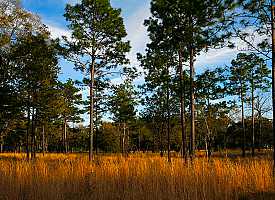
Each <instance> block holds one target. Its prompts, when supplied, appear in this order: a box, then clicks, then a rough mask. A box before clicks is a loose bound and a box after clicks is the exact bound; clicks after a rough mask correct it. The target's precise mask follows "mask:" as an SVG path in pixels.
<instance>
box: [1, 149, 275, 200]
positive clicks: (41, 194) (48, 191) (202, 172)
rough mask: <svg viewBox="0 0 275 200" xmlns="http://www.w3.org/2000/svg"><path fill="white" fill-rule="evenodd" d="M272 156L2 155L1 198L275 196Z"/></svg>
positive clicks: (29, 199) (212, 199) (234, 197)
mask: <svg viewBox="0 0 275 200" xmlns="http://www.w3.org/2000/svg"><path fill="white" fill-rule="evenodd" d="M271 167H272V165H271V162H270V161H268V160H267V159H245V160H241V159H234V160H229V159H221V158H219V159H218V158H215V159H213V160H212V161H210V162H208V160H206V159H204V158H198V159H195V160H193V162H192V163H190V161H189V162H188V163H184V162H183V161H182V160H181V159H180V158H174V159H173V162H172V164H169V163H168V162H167V161H166V158H160V157H159V156H154V155H150V156H149V155H142V154H139V155H138V154H136V155H130V156H129V157H128V158H127V159H125V158H123V157H121V156H119V155H110V156H101V157H98V158H97V159H96V160H95V161H94V162H93V164H89V162H88V160H87V156H86V155H85V156H84V155H76V154H70V155H61V154H47V155H46V156H45V157H42V155H39V157H38V159H37V160H36V161H30V162H28V161H26V160H25V159H24V155H23V154H1V155H0V199H1V200H2V199H8V200H13V199H28V200H32V199H39V200H40V199H41V200H43V199H50V200H55V199H110V200H115V199H127V200H128V199H129V200H131V199H141V200H142V199H148V200H154V199H163V200H164V199H167V200H168V199H172V200H174V199H181V200H182V199H192V200H193V199H194V200H196V199H209V200H214V199H224V200H226V199H275V195H274V192H275V187H274V186H275V184H274V180H273V178H272V168H271Z"/></svg>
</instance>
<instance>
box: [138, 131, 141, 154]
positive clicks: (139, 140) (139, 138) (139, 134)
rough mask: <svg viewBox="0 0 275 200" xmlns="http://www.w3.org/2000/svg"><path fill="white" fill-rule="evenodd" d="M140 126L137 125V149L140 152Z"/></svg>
mask: <svg viewBox="0 0 275 200" xmlns="http://www.w3.org/2000/svg"><path fill="white" fill-rule="evenodd" d="M140 129H141V128H140V126H139V129H138V151H139V152H140V142H141V141H140V140H141V138H140V137H141V130H140Z"/></svg>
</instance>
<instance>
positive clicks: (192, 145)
mask: <svg viewBox="0 0 275 200" xmlns="http://www.w3.org/2000/svg"><path fill="white" fill-rule="evenodd" d="M189 54H190V55H189V56H190V107H191V109H190V110H191V132H190V149H189V152H190V157H191V158H192V157H194V153H195V95H194V73H195V72H194V49H193V47H192V44H191V45H190V48H189Z"/></svg>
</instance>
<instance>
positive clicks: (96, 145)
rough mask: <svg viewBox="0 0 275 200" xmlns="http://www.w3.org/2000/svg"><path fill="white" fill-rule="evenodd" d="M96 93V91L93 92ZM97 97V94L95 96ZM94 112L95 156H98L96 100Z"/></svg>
mask: <svg viewBox="0 0 275 200" xmlns="http://www.w3.org/2000/svg"><path fill="white" fill-rule="evenodd" d="M95 92H96V91H95ZM96 96H97V94H96ZM95 104H96V106H95V107H96V110H95V122H96V124H95V154H96V155H97V154H98V107H97V106H98V99H97V100H96V101H95Z"/></svg>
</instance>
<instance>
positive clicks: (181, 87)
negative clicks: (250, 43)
mask: <svg viewBox="0 0 275 200" xmlns="http://www.w3.org/2000/svg"><path fill="white" fill-rule="evenodd" d="M179 76H180V119H181V137H182V158H185V157H186V132H185V111H184V110H185V105H184V100H185V99H184V76H183V69H182V50H180V51H179Z"/></svg>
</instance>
